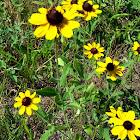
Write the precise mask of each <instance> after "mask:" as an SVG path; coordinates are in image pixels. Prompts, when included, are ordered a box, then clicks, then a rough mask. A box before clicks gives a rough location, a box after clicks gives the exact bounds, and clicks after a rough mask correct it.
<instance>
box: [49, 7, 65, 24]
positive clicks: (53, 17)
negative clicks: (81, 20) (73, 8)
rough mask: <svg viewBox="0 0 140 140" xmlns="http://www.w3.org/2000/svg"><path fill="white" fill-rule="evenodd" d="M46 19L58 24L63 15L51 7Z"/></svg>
mask: <svg viewBox="0 0 140 140" xmlns="http://www.w3.org/2000/svg"><path fill="white" fill-rule="evenodd" d="M47 20H48V22H49V23H50V24H52V25H58V24H59V23H61V22H62V20H63V15H62V14H61V13H59V12H58V11H56V10H55V9H52V10H50V11H49V12H48V14H47Z"/></svg>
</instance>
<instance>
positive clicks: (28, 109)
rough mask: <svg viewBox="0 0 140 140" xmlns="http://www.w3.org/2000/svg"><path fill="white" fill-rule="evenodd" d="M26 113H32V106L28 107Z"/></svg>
mask: <svg viewBox="0 0 140 140" xmlns="http://www.w3.org/2000/svg"><path fill="white" fill-rule="evenodd" d="M26 113H27V115H29V116H30V115H31V114H32V110H31V107H30V106H29V107H26Z"/></svg>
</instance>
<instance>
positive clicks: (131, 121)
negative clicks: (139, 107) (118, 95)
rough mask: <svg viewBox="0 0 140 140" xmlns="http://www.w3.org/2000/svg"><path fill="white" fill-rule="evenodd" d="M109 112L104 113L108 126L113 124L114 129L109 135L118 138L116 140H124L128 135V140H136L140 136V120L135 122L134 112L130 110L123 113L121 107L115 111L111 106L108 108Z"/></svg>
mask: <svg viewBox="0 0 140 140" xmlns="http://www.w3.org/2000/svg"><path fill="white" fill-rule="evenodd" d="M110 111H111V112H106V114H107V115H108V116H110V117H111V118H110V119H109V123H110V124H114V128H113V129H112V130H111V133H112V134H113V135H115V136H118V139H121V140H123V139H125V138H126V136H127V135H128V137H129V139H130V140H137V138H136V137H135V135H136V136H140V130H139V128H140V120H135V112H134V111H132V110H130V111H128V112H123V111H122V108H121V107H118V109H117V111H116V110H115V108H114V107H113V106H110Z"/></svg>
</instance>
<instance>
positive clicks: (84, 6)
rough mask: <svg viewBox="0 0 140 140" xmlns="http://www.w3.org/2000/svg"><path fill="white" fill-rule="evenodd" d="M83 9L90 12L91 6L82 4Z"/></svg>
mask: <svg viewBox="0 0 140 140" xmlns="http://www.w3.org/2000/svg"><path fill="white" fill-rule="evenodd" d="M83 9H84V10H85V11H88V12H90V11H92V6H91V5H90V4H89V3H87V2H85V3H84V4H83Z"/></svg>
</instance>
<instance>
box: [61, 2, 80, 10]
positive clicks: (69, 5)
mask: <svg viewBox="0 0 140 140" xmlns="http://www.w3.org/2000/svg"><path fill="white" fill-rule="evenodd" d="M78 1H79V0H66V1H63V2H62V3H61V4H62V5H63V6H62V7H63V8H64V9H65V10H69V9H75V10H77V6H78V5H77V4H78Z"/></svg>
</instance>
